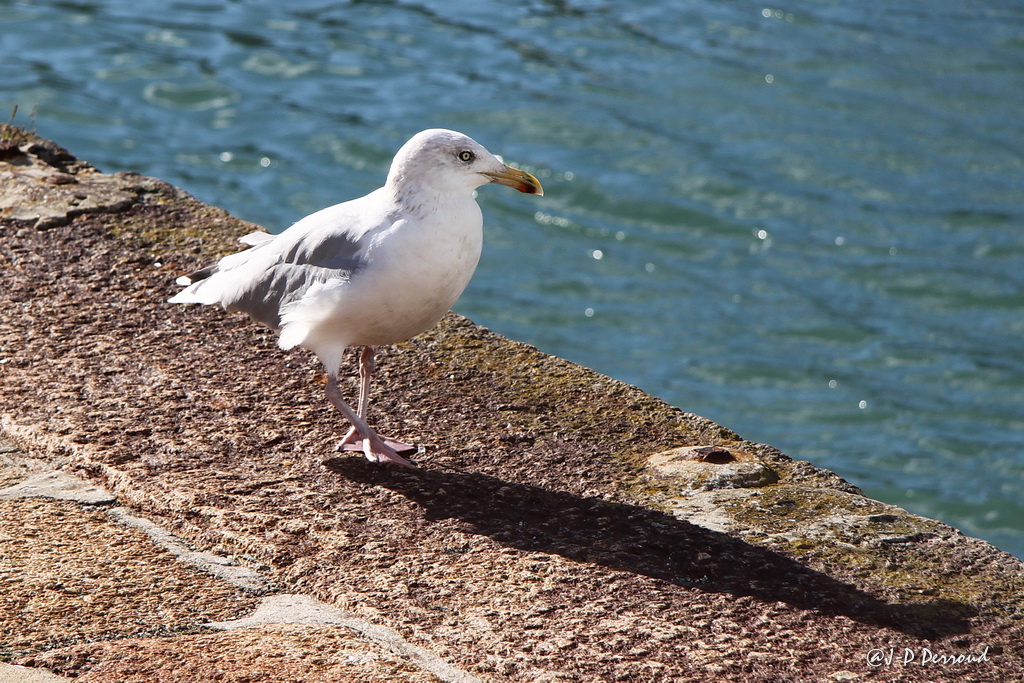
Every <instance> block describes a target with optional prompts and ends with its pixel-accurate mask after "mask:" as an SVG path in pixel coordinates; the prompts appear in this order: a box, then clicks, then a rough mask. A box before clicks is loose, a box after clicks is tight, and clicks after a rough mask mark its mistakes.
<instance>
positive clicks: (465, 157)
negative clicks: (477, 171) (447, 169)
mask: <svg viewBox="0 0 1024 683" xmlns="http://www.w3.org/2000/svg"><path fill="white" fill-rule="evenodd" d="M473 156H474V155H473V153H472V152H470V151H469V150H468V149H464V150H462V151H461V152H459V159H461V160H462V161H465V162H466V163H467V164H468V163H469V162H470V161H473Z"/></svg>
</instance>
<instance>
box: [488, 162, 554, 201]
mask: <svg viewBox="0 0 1024 683" xmlns="http://www.w3.org/2000/svg"><path fill="white" fill-rule="evenodd" d="M484 175H485V176H487V177H488V178H490V179H491V182H492V183H496V184H498V185H507V186H508V187H514V188H515V189H517V190H519V191H520V192H525V193H526V194H535V195H540V196H541V197H543V196H544V188H543V187H541V185H540V181H539V180H537V179H536V178H534V177H533V176H532V175H530V174H529V173H527V172H526V171H520V170H519V169H518V168H512V167H510V166H505V167H504V168H503V169H502V170H501V171H497V172H494V173H484Z"/></svg>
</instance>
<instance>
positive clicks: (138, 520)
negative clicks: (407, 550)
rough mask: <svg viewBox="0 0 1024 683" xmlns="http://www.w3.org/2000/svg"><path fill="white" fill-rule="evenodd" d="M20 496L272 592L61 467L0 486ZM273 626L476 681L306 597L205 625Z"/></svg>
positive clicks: (3, 670) (3, 495) (19, 672)
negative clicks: (118, 528) (133, 534)
mask: <svg viewBox="0 0 1024 683" xmlns="http://www.w3.org/2000/svg"><path fill="white" fill-rule="evenodd" d="M0 429H2V427H0ZM24 498H45V499H50V500H61V501H71V502H75V503H79V504H82V505H88V506H96V507H98V508H99V509H102V510H104V511H105V512H106V513H107V515H108V516H109V517H110V518H111V519H112V520H114V521H115V522H117V523H118V524H120V525H122V526H125V527H128V528H132V529H137V530H139V531H142V532H143V533H144V534H146V536H148V537H149V538H150V539H151V540H152V541H153V542H154V543H156V544H157V545H158V546H160V547H161V548H163V549H164V550H166V551H167V552H169V553H170V554H171V555H173V556H174V557H175V558H177V560H178V561H180V562H183V563H185V564H188V565H190V566H192V567H195V568H196V569H199V570H201V571H204V572H206V573H208V574H212V575H213V576H215V577H217V578H218V579H220V580H222V581H225V582H227V583H229V584H231V585H232V586H235V587H236V588H240V589H241V590H243V591H246V592H250V593H254V594H257V595H260V594H265V593H270V592H271V591H272V583H271V581H270V580H269V579H267V578H266V577H264V576H263V575H261V574H260V573H259V572H257V571H255V570H253V569H251V568H249V567H244V566H239V565H237V564H235V563H233V562H232V561H231V560H230V559H229V558H226V557H221V556H219V555H215V554H213V553H205V552H196V551H194V550H192V549H190V548H189V547H188V545H187V544H186V543H185V541H184V540H182V539H181V538H179V537H178V536H177V535H175V534H173V533H171V532H170V531H168V530H166V529H164V528H163V527H161V526H160V525H158V524H155V523H154V522H152V521H150V520H148V519H144V518H142V517H139V516H137V515H134V514H132V512H131V511H130V510H128V509H127V508H125V507H121V506H115V505H113V504H115V503H116V502H117V499H116V498H115V497H114V495H113V494H112V493H110V492H109V491H107V490H106V489H104V488H103V487H101V486H97V485H96V484H93V483H91V482H88V481H86V480H84V479H81V478H79V477H76V476H74V475H72V474H69V473H67V472H64V471H62V470H50V471H47V472H42V473H37V474H33V475H31V476H29V477H28V478H27V479H25V480H24V481H21V482H19V483H17V484H14V485H12V486H8V487H6V488H3V489H0V500H16V499H24ZM275 624H297V625H303V626H339V627H343V628H347V629H349V630H351V631H354V632H355V633H357V634H359V635H360V636H361V637H362V638H363V639H364V640H366V641H369V642H370V643H373V644H374V645H376V646H377V647H379V648H381V649H384V650H387V651H389V652H391V653H393V654H395V655H398V656H399V657H402V658H403V659H406V660H408V661H410V662H412V663H414V664H416V665H417V666H419V667H420V668H421V669H423V670H424V671H426V672H428V673H431V674H433V675H434V676H436V677H437V678H439V679H440V680H441V681H444V683H479V679H478V678H476V677H474V676H472V675H471V674H469V673H468V672H466V671H463V670H461V669H459V668H457V667H454V666H452V665H451V664H449V663H448V662H446V661H444V660H443V659H441V658H440V657H438V656H437V655H436V654H434V653H433V652H431V651H430V650H427V649H424V648H422V647H417V646H416V645H413V644H412V643H410V642H409V641H407V640H405V639H404V638H403V637H402V636H401V635H399V634H398V633H397V632H395V631H394V630H392V629H390V628H388V627H386V626H381V625H379V624H374V623H372V622H370V621H367V620H366V619H363V618H361V617H358V616H356V615H355V614H352V613H350V612H346V611H344V610H341V609H338V608H337V607H332V606H330V605H327V604H326V603H324V602H321V601H320V600H317V599H316V598H314V597H311V596H308V595H299V594H294V593H272V594H268V595H265V597H264V598H263V599H262V601H261V602H260V604H259V605H258V606H257V608H256V611H255V612H253V613H252V614H250V615H248V616H245V617H240V618H238V619H234V620H230V621H221V622H210V623H208V624H205V626H206V627H207V628H211V629H215V630H220V631H230V630H234V629H240V628H250V627H257V626H267V625H275ZM0 680H2V681H11V683H48V682H52V681H67V680H71V679H68V678H64V677H62V676H57V675H56V674H52V673H50V672H47V671H43V670H41V669H30V668H26V667H21V666H14V665H11V664H5V663H0Z"/></svg>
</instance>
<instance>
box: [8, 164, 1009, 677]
mask: <svg viewBox="0 0 1024 683" xmlns="http://www.w3.org/2000/svg"><path fill="white" fill-rule="evenodd" d="M19 149H20V148H19ZM32 163H49V162H46V161H45V159H42V158H36V159H35V161H33V162H32ZM70 163H71V162H65V166H64V168H68V169H71V171H65V172H72V171H74V169H73V168H72V167H71V166H70V165H68V164H70ZM3 164H4V160H2V159H0V174H2V173H3V172H4V168H3ZM89 172H90V173H91V172H92V171H89ZM150 187H152V188H153V189H152V191H145V192H139V193H138V194H137V200H136V201H135V202H134V203H131V204H130V205H127V206H118V207H116V210H113V211H110V212H98V213H80V214H75V215H69V217H68V221H67V223H66V224H65V225H53V226H50V227H48V229H46V230H40V229H39V228H38V226H37V224H36V222H35V221H33V220H32V219H31V218H28V219H21V220H0V245H2V249H0V373H2V378H3V383H4V391H3V392H2V393H0V428H2V429H3V430H4V431H5V432H6V433H7V435H8V437H10V438H13V439H16V440H18V441H19V442H20V443H22V444H24V445H25V447H26V448H27V449H29V455H31V456H33V457H36V458H45V459H49V460H50V461H52V462H55V463H63V464H66V465H67V466H69V467H72V468H75V469H76V470H77V471H78V472H79V473H81V474H83V475H86V476H89V477H91V478H93V479H94V480H95V481H98V482H101V483H102V484H103V485H104V486H106V487H107V489H108V490H110V491H111V492H112V493H113V494H114V495H115V496H116V497H117V499H118V501H119V503H120V504H122V505H124V506H126V507H127V508H130V509H131V510H132V511H133V513H134V514H135V515H137V516H140V517H144V518H146V519H149V520H152V521H153V522H154V523H159V524H161V525H163V526H164V527H166V528H168V529H170V530H172V531H173V532H174V533H175V534H177V535H178V536H179V537H180V538H182V539H184V541H185V542H187V543H188V544H189V546H190V547H191V548H193V549H194V550H195V551H196V552H209V553H213V554H216V555H218V556H231V557H234V558H240V561H242V562H244V563H246V564H248V565H252V566H254V567H261V566H263V567H265V568H266V569H265V570H263V571H265V572H266V573H267V574H268V576H269V578H270V580H271V581H272V583H274V584H275V585H277V586H279V587H280V588H281V590H283V591H286V592H288V593H294V594H302V595H308V596H311V597H312V598H315V599H316V600H319V601H321V602H323V603H325V604H327V605H329V606H332V607H335V608H338V609H341V610H344V611H346V612H348V613H351V614H354V615H355V616H357V617H359V618H361V619H364V620H366V621H367V622H369V623H372V624H378V625H380V626H382V627H386V628H388V629H390V630H392V631H393V632H395V633H397V634H399V635H400V636H401V637H402V638H403V639H404V640H405V641H406V642H408V643H410V644H412V645H414V646H416V647H418V648H423V649H424V650H428V651H430V652H432V653H434V654H435V655H436V656H437V657H438V658H440V659H441V660H442V661H444V662H447V663H449V664H451V665H452V666H454V667H457V668H459V669H461V670H463V671H466V672H468V673H470V674H472V675H474V676H476V677H478V678H480V679H482V680H517V681H540V680H624V681H706V680H721V681H787V680H815V681H817V680H857V678H855V677H861V678H862V679H864V680H886V681H889V680H896V681H903V680H905V681H918V680H922V672H923V671H924V670H923V669H922V668H920V667H914V666H901V665H899V664H898V663H895V664H893V663H890V664H884V663H883V664H881V665H879V666H873V665H872V663H871V662H869V660H868V656H869V653H871V652H873V651H876V650H883V651H888V650H889V649H890V648H891V649H892V650H893V651H895V652H903V651H906V650H911V651H913V652H922V651H923V649H925V648H927V649H930V650H931V651H933V652H941V653H946V654H949V655H958V654H962V655H965V657H966V655H968V654H970V653H977V652H980V651H982V649H983V648H987V649H986V650H984V651H985V652H986V658H985V659H984V660H983V661H969V660H967V659H966V658H962V659H961V661H960V662H959V663H955V662H954V663H950V664H948V665H943V667H942V668H941V669H932V670H928V671H927V672H925V673H924V675H925V676H932V677H934V678H936V679H937V680H956V679H963V680H971V681H1004V680H1013V679H1014V678H1015V677H1016V678H1020V677H1022V675H1024V665H1022V660H1021V657H1020V655H1019V644H1020V642H1022V641H1024V619H1022V616H1024V578H1022V576H1024V565H1022V563H1021V562H1020V561H1019V560H1017V559H1015V558H1013V557H1011V556H1009V555H1007V554H1005V553H1001V552H999V551H998V550H996V549H995V548H993V547H992V546H990V545H989V544H987V543H984V542H982V541H979V540H977V539H970V538H968V537H966V536H964V535H963V534H960V533H959V532H957V531H956V530H954V529H951V528H949V527H946V526H945V525H941V524H939V523H938V522H934V521H931V520H924V519H923V518H919V517H915V516H913V515H909V514H908V513H906V512H905V511H902V510H899V509H898V508H893V507H892V506H888V505H885V504H884V503H880V502H878V501H872V500H870V499H868V498H865V497H864V496H862V495H860V492H859V491H858V490H857V488H856V487H855V486H852V485H851V484H849V483H848V482H845V481H843V480H842V478H840V477H838V476H837V475H835V474H834V473H831V472H828V471H827V470H822V469H820V468H817V467H814V466H813V465H811V464H810V463H803V462H797V461H793V460H791V459H790V458H788V457H786V456H785V455H783V454H781V453H779V452H778V451H777V450H775V449H773V448H771V447H769V446H765V445H763V444H755V443H750V442H747V441H744V440H743V439H741V438H740V437H739V436H738V435H736V434H735V433H733V432H732V431H730V430H728V429H726V428H723V427H721V426H719V425H716V424H714V423H711V422H709V421H707V420H705V419H703V418H700V417H698V416H696V415H693V414H690V413H686V412H683V411H681V410H678V409H676V408H673V407H671V406H668V405H666V404H665V403H663V402H661V401H659V400H657V399H655V398H653V397H651V396H648V395H646V394H644V393H643V392H641V391H640V390H638V389H636V388H635V387H630V386H627V385H625V384H622V383H620V382H616V381H614V380H611V379H609V378H607V377H603V376H601V375H599V374H597V373H594V372H592V371H590V370H587V369H585V368H581V367H579V366H575V365H573V364H571V363H568V362H566V361H564V360H561V359H557V358H552V357H550V356H546V355H544V354H541V353H539V352H538V351H537V350H536V349H533V348H531V347H529V346H527V345H525V344H519V343H516V342H512V341H509V340H507V339H504V338H502V337H500V336H498V335H495V334H493V333H491V332H489V331H487V330H485V329H482V328H480V327H477V326H475V325H473V324H472V323H470V322H469V321H467V320H465V319H464V318H460V317H458V316H455V315H451V316H448V317H447V318H446V319H445V320H444V321H443V322H442V324H441V325H439V326H438V328H436V329H435V330H432V331H430V332H429V333H427V334H424V335H421V336H420V337H418V338H417V339H415V340H413V341H411V342H409V343H407V344H402V345H398V346H396V347H392V348H389V349H386V350H384V353H383V354H382V355H383V357H382V359H381V373H380V380H379V383H378V387H379V388H378V393H377V395H376V398H375V403H374V406H373V408H372V409H371V415H370V418H371V420H372V421H373V422H374V424H376V425H378V426H379V427H380V428H381V430H382V431H384V432H386V433H388V434H390V435H393V436H395V437H397V438H401V439H403V440H406V441H412V442H415V443H420V444H422V445H423V446H424V447H425V449H426V450H425V455H424V456H423V457H422V458H421V464H422V466H423V467H422V469H421V470H420V471H417V472H404V471H403V472H398V471H393V470H391V469H389V468H387V467H380V466H377V465H374V464H372V463H368V462H366V461H365V460H363V459H361V458H360V457H359V456H358V455H351V454H347V453H342V452H340V451H338V450H337V449H336V446H337V444H338V442H339V440H340V439H341V437H342V436H343V434H344V433H345V430H346V428H347V426H346V425H344V424H343V423H342V421H341V420H340V419H339V417H338V416H337V415H336V414H335V413H334V412H332V411H331V409H330V408H329V407H328V406H327V405H326V401H325V400H324V397H323V375H322V371H321V369H320V367H319V365H318V364H317V362H316V361H315V359H314V358H312V357H311V356H310V355H309V354H306V353H305V352H294V353H285V352H282V351H281V350H279V349H278V348H277V347H276V343H275V338H274V335H273V333H271V332H270V331H268V330H265V329H263V328H261V327H259V326H258V325H255V324H253V323H251V322H249V321H248V320H246V319H244V318H242V317H240V316H233V315H227V314H224V313H223V312H221V311H218V310H215V309H212V308H186V307H179V306H169V305H167V304H166V303H165V302H166V299H167V297H168V296H170V295H171V293H172V292H173V291H175V289H176V288H175V287H174V286H173V284H172V283H173V279H174V277H175V276H176V275H178V274H180V273H182V272H185V271H188V270H189V269H190V268H193V267H196V266H198V265H201V264H202V263H204V262H205V261H206V260H207V259H209V258H211V257H212V256H213V255H215V254H219V253H223V252H224V251H226V250H230V249H232V248H233V247H232V243H233V241H234V240H235V239H236V238H237V237H238V236H239V235H242V234H244V233H245V232H247V231H248V230H251V226H249V225H245V224H243V223H241V222H240V221H236V220H234V219H232V218H231V217H230V216H227V215H226V214H225V213H224V212H223V211H220V210H218V209H213V208H211V207H208V206H204V205H202V204H200V203H199V202H196V201H195V200H193V199H191V198H189V197H187V196H184V195H183V194H182V193H180V192H177V191H174V190H173V189H172V188H167V187H164V186H161V185H160V184H159V183H153V184H152V185H150ZM347 360H348V364H347V365H346V366H345V367H346V368H354V366H353V365H352V356H349V357H348V359H347ZM352 375H354V372H353V373H352ZM352 375H350V376H349V377H348V378H347V380H348V384H347V391H348V392H349V393H353V392H354V391H355V383H354V381H353V377H352ZM698 446H699V447H706V446H711V447H718V448H723V449H725V450H728V451H730V452H732V451H736V452H741V453H744V454H746V455H747V456H749V458H747V459H744V460H742V462H743V463H753V464H752V465H750V464H748V465H744V467H756V468H757V470H758V471H760V472H761V473H762V474H763V473H765V472H766V471H768V470H770V471H771V472H773V473H774V474H775V475H776V476H777V477H778V479H777V481H767V480H763V481H762V480H761V479H759V480H758V482H757V483H759V484H760V485H756V486H754V487H749V486H747V487H739V488H737V487H732V488H730V487H729V480H728V479H724V480H722V481H720V482H717V483H716V484H715V486H711V487H708V486H703V485H701V486H696V487H695V486H691V485H686V484H685V483H684V482H683V481H681V480H680V479H679V476H681V472H680V471H676V472H674V473H666V472H658V471H656V470H652V469H651V467H650V459H651V456H652V455H654V454H658V453H665V452H669V451H672V450H673V449H678V448H685V447H698ZM837 447H841V444H837ZM710 464H714V463H710ZM737 474H738V475H743V476H746V475H744V473H743V472H740V471H739V470H737ZM769 478H770V477H769ZM736 481H737V480H736V479H735V478H734V479H732V482H733V483H736ZM740 481H742V477H741V479H740ZM751 481H753V480H751ZM9 503H10V504H16V505H22V506H24V505H28V504H29V503H26V502H24V501H10V502H9ZM3 504H8V503H7V502H5V503H3ZM39 504H41V505H42V503H39ZM45 505H47V506H49V505H57V503H52V502H50V503H45ZM40 514H41V513H40ZM12 538H15V539H18V537H17V536H13V537H12ZM18 542H21V541H20V540H19V541H18ZM190 576H191V575H190ZM172 592H177V593H187V594H188V596H189V597H193V598H195V597H196V596H197V591H196V590H193V589H192V587H191V586H183V585H181V584H175V586H174V590H173V591H172ZM108 601H109V604H110V605H114V606H117V605H119V604H120V603H118V602H116V601H115V600H114V599H113V596H110V597H109V598H108ZM117 609H119V608H117ZM117 609H114V608H111V609H107V611H106V613H108V614H111V615H116V614H117ZM231 618H233V617H231ZM227 619H229V617H223V618H216V617H209V620H213V621H224V620H227ZM18 623H19V624H20V623H24V622H18ZM169 623H171V624H181V623H183V622H181V621H175V620H173V619H172V620H169ZM25 627H26V628H27V629H28V630H27V631H25V632H24V634H22V632H21V631H18V630H17V629H15V631H14V632H13V633H14V634H15V635H16V636H18V637H19V638H20V639H21V640H20V641H19V642H22V643H23V644H22V645H21V646H19V647H20V648H21V651H23V652H26V654H25V657H26V658H30V659H25V658H23V659H21V660H19V661H21V662H22V663H24V662H27V661H32V662H33V663H43V664H45V665H46V666H50V667H54V668H56V669H57V670H59V671H61V672H64V673H68V674H84V673H86V671H87V667H88V671H111V672H115V673H112V674H110V675H111V676H114V675H119V674H117V673H116V672H118V671H121V670H120V669H118V667H120V666H122V665H124V666H129V667H140V666H143V665H145V666H146V667H151V670H152V671H169V670H170V669H171V668H172V666H173V664H172V663H171V662H170V661H168V660H171V659H172V658H173V657H176V656H177V657H183V658H196V659H195V660H194V661H196V662H201V663H196V664H195V666H196V667H197V668H196V669H195V671H199V672H207V671H211V670H212V669H206V668H202V667H206V666H208V665H209V662H208V660H206V659H203V655H202V653H203V652H204V651H207V650H211V651H215V652H218V653H222V654H220V655H218V656H219V659H217V662H218V663H217V664H216V666H220V667H221V670H223V671H225V672H226V673H225V675H232V676H236V679H237V680H243V679H242V678H240V677H241V676H242V675H243V672H244V671H245V670H247V667H255V668H252V669H251V670H253V671H257V672H259V671H262V669H259V668H258V667H260V666H263V664H262V663H261V662H262V660H259V659H258V658H257V659H254V657H256V654H255V651H256V650H257V649H258V648H256V646H255V645H252V649H248V648H249V646H248V645H244V644H242V643H240V641H238V640H233V639H234V638H238V637H239V635H238V633H239V632H238V631H234V632H229V633H222V634H212V635H211V634H202V635H194V636H179V637H177V638H171V639H166V640H160V641H158V642H157V641H150V640H146V639H144V638H143V639H142V640H139V641H138V644H139V647H145V648H155V649H146V650H144V651H145V652H147V653H148V658H147V659H146V661H145V662H141V661H140V662H134V663H133V662H129V663H128V664H124V657H125V656H126V652H125V651H122V650H119V649H118V648H119V647H122V645H121V644H119V643H115V642H107V643H98V644H93V645H84V644H83V645H75V646H74V648H78V649H75V650H74V652H75V653H78V654H74V656H70V655H68V657H67V660H66V661H64V662H63V663H59V662H58V661H57V660H55V659H47V656H48V655H46V653H45V652H44V651H45V650H47V649H49V648H53V647H55V646H57V645H59V644H60V643H59V642H56V641H54V640H53V639H48V638H47V636H46V634H45V633H38V632H36V631H33V630H32V625H31V624H28V623H25ZM260 628H262V627H260ZM288 628H296V627H295V626H292V627H288ZM303 628H314V629H315V628H319V627H303ZM333 628H338V627H333ZM282 629H283V630H281V631H279V633H281V634H292V633H293V632H292V631H290V630H288V629H285V628H284V627H282ZM245 632H246V633H253V632H252V631H247V630H246V631H245ZM302 633H305V634H306V635H304V636H303V637H313V636H309V635H308V634H309V633H310V632H308V631H303V632H302ZM317 633H319V632H317ZM324 633H325V634H326V633H327V632H324ZM331 633H334V632H333V631H332V632H331ZM140 637H141V636H140ZM252 637H253V638H254V639H257V640H258V639H259V638H266V637H267V634H266V632H261V633H260V635H258V636H256V635H254V636H252ZM282 637H283V636H282ZM288 637H289V638H291V637H293V636H292V635H288ZM315 637H317V638H318V637H320V635H317V636H315ZM330 637H332V638H333V637H334V636H333V635H332V636H330ZM190 639H192V640H190ZM196 639H198V640H196ZM210 639H212V640H210ZM218 639H219V640H218ZM126 642H127V641H126ZM253 642H255V641H253ZM142 643H146V644H145V646H143V645H142ZM190 643H191V644H190ZM232 643H233V644H232ZM197 644H200V645H201V646H200V645H197ZM156 646H159V647H158V648H157V647H156ZM344 647H348V646H347V645H346V646H344ZM310 649H315V648H310ZM30 650H31V652H30ZM65 651H66V650H61V651H60V652H65ZM301 651H302V652H307V650H301ZM246 653H248V654H246ZM53 654H54V656H58V654H59V653H57V652H55V653H53ZM378 654H379V651H378ZM61 656H63V655H61ZM310 656H312V655H310ZM303 657H306V655H303ZM189 661H193V660H191V659H190V660H189ZM289 661H290V660H289ZM329 664H330V666H336V665H337V666H340V663H335V662H334V660H331V662H329ZM389 665H390V664H389ZM210 666H213V665H210ZM296 666H297V667H298V666H300V665H299V664H296ZM129 670H132V671H135V670H138V671H146V670H147V669H141V668H137V669H131V668H128V669H124V671H129ZM299 670H300V669H299V668H296V669H288V668H282V669H281V671H282V680H307V679H303V678H301V677H300V674H299V673H297V672H298V671H299ZM311 670H312V669H307V670H306V673H308V672H309V671H311ZM284 672H290V673H287V675H285V673H284ZM103 675H107V674H103ZM851 677H854V678H851ZM236 679H230V680H236ZM110 680H113V679H110ZM252 680H257V679H252ZM925 680H927V679H925Z"/></svg>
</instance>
